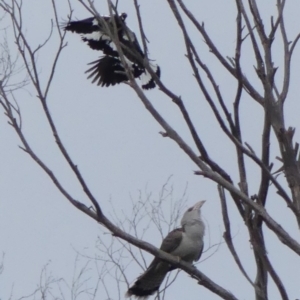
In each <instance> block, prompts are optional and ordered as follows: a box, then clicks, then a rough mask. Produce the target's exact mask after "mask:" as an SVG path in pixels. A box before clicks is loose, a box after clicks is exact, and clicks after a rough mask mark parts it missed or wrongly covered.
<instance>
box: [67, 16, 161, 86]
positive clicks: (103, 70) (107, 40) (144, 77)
mask: <svg viewBox="0 0 300 300" xmlns="http://www.w3.org/2000/svg"><path fill="white" fill-rule="evenodd" d="M126 18H127V14H126V13H122V14H120V15H113V16H112V17H111V16H101V19H100V18H99V19H98V18H96V17H91V18H88V19H84V20H80V21H70V22H68V23H67V24H65V25H64V26H63V29H64V30H66V31H71V32H75V33H78V34H80V35H81V38H82V40H83V41H84V42H86V43H87V44H88V45H89V47H90V48H91V49H93V50H100V51H102V52H103V54H104V56H102V57H100V59H98V60H96V61H94V62H91V63H90V64H91V65H92V67H91V68H90V69H88V70H87V71H86V73H89V76H88V78H92V82H93V83H94V82H96V83H97V84H98V85H100V86H110V85H115V84H119V83H121V82H128V81H129V78H128V76H127V73H126V70H125V67H124V65H123V63H122V61H121V58H120V56H119V52H118V50H117V46H116V44H115V43H114V41H113V40H112V38H111V34H112V33H114V32H115V29H116V33H117V38H118V40H119V42H120V47H121V49H122V52H123V53H124V58H125V61H126V63H127V65H128V67H129V69H130V70H131V72H132V75H133V76H134V77H135V78H140V79H141V81H142V88H143V89H146V90H147V89H152V88H154V87H155V80H154V78H153V77H152V76H151V75H150V73H149V72H148V71H147V69H146V68H145V66H144V63H143V60H144V58H145V54H144V52H143V50H142V49H141V47H140V45H139V42H138V40H137V38H136V35H135V33H134V32H133V31H132V30H131V29H130V28H129V27H128V26H127V25H126V23H125V20H126ZM114 26H115V27H114ZM149 66H150V68H151V69H152V70H153V72H154V73H155V74H156V76H158V77H160V68H159V66H158V65H154V64H152V63H151V62H149Z"/></svg>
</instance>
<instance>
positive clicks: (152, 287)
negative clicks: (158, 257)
mask: <svg viewBox="0 0 300 300" xmlns="http://www.w3.org/2000/svg"><path fill="white" fill-rule="evenodd" d="M169 270H170V266H169V265H168V264H166V263H163V262H159V263H157V264H156V265H151V266H150V267H149V268H148V269H147V270H146V272H145V273H144V274H142V275H141V276H140V277H139V278H138V279H137V281H136V282H135V283H134V285H133V286H132V287H131V288H129V289H128V291H127V293H126V294H125V297H126V298H129V297H131V296H134V297H136V298H137V299H140V300H142V299H143V300H145V299H147V298H148V297H149V296H151V295H153V294H154V293H155V292H156V291H157V290H158V289H159V287H160V285H161V284H162V282H163V280H164V279H165V277H166V275H167V273H168V271H169Z"/></svg>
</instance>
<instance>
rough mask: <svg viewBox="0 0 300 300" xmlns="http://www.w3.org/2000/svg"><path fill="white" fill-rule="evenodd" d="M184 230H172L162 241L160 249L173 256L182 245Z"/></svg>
mask: <svg viewBox="0 0 300 300" xmlns="http://www.w3.org/2000/svg"><path fill="white" fill-rule="evenodd" d="M182 232H183V229H182V228H176V229H174V230H172V231H171V232H170V233H169V234H168V235H167V236H166V237H165V238H164V240H163V241H162V244H161V246H160V249H161V250H163V251H165V252H167V253H170V254H172V252H173V251H174V250H175V249H176V248H177V247H178V246H179V245H180V243H181V240H182Z"/></svg>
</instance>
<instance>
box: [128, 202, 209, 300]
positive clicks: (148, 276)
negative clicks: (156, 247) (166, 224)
mask: <svg viewBox="0 0 300 300" xmlns="http://www.w3.org/2000/svg"><path fill="white" fill-rule="evenodd" d="M204 202H205V201H199V202H197V203H196V204H195V205H194V206H192V207H190V208H189V209H188V210H187V211H186V212H185V213H184V215H183V217H182V219H181V228H177V229H174V230H173V231H171V232H170V233H169V234H168V235H167V236H166V238H165V239H164V240H163V242H162V244H161V246H160V250H162V251H165V252H167V253H170V254H172V255H174V256H176V257H178V258H179V260H183V261H185V262H188V263H192V262H193V261H197V260H199V259H200V256H201V254H202V251H203V246H204V243H203V237H204V232H205V225H204V222H203V220H202V218H201V212H200V209H201V207H202V205H203V204H204ZM174 269H176V267H175V266H172V265H170V264H168V263H167V262H164V261H161V260H160V259H159V258H157V257H155V258H154V259H153V261H152V263H151V264H150V265H149V267H148V269H147V270H146V271H145V272H144V274H142V275H141V276H140V277H139V278H138V279H137V280H136V282H135V283H134V285H133V286H132V287H130V288H129V289H128V291H127V293H126V295H125V297H131V296H134V297H136V298H138V299H147V298H148V297H149V296H151V295H152V294H154V293H155V292H156V291H158V289H159V287H160V285H161V284H162V282H163V280H164V278H165V276H166V275H167V273H168V272H170V271H172V270H174Z"/></svg>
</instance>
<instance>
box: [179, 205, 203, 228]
mask: <svg viewBox="0 0 300 300" xmlns="http://www.w3.org/2000/svg"><path fill="white" fill-rule="evenodd" d="M204 203H205V200H202V201H199V202H197V203H195V204H194V205H193V206H192V207H190V208H189V209H188V210H187V211H186V212H185V213H184V215H183V217H182V219H181V225H182V226H184V225H185V224H187V223H191V222H193V221H195V220H199V221H200V209H201V207H202V205H203V204H204Z"/></svg>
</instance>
